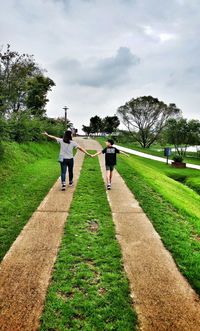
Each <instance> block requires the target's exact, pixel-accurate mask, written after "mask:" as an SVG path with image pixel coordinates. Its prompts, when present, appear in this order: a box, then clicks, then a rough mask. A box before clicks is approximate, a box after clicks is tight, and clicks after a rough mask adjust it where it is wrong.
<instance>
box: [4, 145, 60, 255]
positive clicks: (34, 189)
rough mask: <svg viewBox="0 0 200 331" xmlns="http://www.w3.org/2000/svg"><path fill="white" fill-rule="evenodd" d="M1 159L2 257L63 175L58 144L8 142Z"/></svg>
mask: <svg viewBox="0 0 200 331" xmlns="http://www.w3.org/2000/svg"><path fill="white" fill-rule="evenodd" d="M4 147H5V154H4V158H3V159H2V160H1V161H0V181H1V186H0V201H1V203H0V258H1V259H2V258H3V256H4V255H5V253H6V252H7V250H8V249H9V248H10V246H11V245H12V243H13V241H14V240H15V239H16V237H17V236H18V235H19V233H20V231H21V230H22V228H23V227H24V225H25V224H26V222H27V221H28V220H29V218H30V216H31V215H32V213H33V212H34V211H35V209H36V208H37V206H38V205H39V203H40V202H41V200H42V199H43V198H44V196H45V195H46V194H47V192H48V191H49V189H50V188H51V186H52V185H53V183H54V182H55V180H56V179H57V178H58V176H59V164H58V162H57V154H58V146H57V145H56V144H54V143H27V144H17V143H14V142H12V143H5V144H4Z"/></svg>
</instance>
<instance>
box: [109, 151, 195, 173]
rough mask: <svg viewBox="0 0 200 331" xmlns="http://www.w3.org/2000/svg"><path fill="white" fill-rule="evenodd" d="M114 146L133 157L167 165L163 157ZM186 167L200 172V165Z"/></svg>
mask: <svg viewBox="0 0 200 331" xmlns="http://www.w3.org/2000/svg"><path fill="white" fill-rule="evenodd" d="M114 146H115V147H117V148H119V149H121V151H124V152H126V153H130V154H133V155H137V156H141V157H144V158H146V159H151V160H155V161H159V162H164V163H166V158H163V157H159V156H154V155H150V154H146V153H142V152H138V151H136V150H134V149H131V148H127V147H123V146H119V145H114ZM172 162H173V160H169V164H171V163H172ZM186 166H187V168H192V169H197V170H200V165H197V164H191V163H186Z"/></svg>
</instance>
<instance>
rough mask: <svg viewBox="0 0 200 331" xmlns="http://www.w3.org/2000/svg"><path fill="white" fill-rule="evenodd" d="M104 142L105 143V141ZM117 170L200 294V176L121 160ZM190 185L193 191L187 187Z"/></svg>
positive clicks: (195, 172)
mask: <svg viewBox="0 0 200 331" xmlns="http://www.w3.org/2000/svg"><path fill="white" fill-rule="evenodd" d="M101 142H102V141H101ZM117 170H118V171H119V173H120V174H121V175H122V177H123V178H124V180H125V182H126V183H127V185H128V187H129V188H130V190H131V191H132V192H133V193H134V195H135V196H136V198H137V199H138V201H139V203H140V205H141V206H142V208H143V210H144V211H145V213H146V214H147V215H148V217H149V218H150V220H151V222H152V223H153V225H154V227H155V229H156V230H157V231H158V233H159V234H160V236H161V238H162V241H163V242H164V244H165V246H166V247H167V248H168V250H169V251H170V252H171V253H172V255H173V257H174V259H175V261H176V263H177V265H178V267H179V269H180V271H181V272H182V273H183V274H184V275H185V276H186V277H187V278H188V280H189V282H190V284H191V285H192V286H193V288H194V289H195V290H196V291H197V292H198V293H199V294H200V279H199V275H200V196H199V194H197V192H198V191H199V181H200V172H199V171H198V170H192V169H174V168H172V167H171V166H167V165H166V164H163V163H161V162H157V161H153V160H149V159H144V158H140V157H137V156H130V157H129V158H126V157H125V156H120V157H119V159H118V165H117ZM182 182H184V183H185V184H188V185H189V184H190V185H191V186H192V187H193V189H195V190H196V191H197V192H195V191H194V190H192V189H191V188H189V187H187V186H186V185H184V184H183V183H182Z"/></svg>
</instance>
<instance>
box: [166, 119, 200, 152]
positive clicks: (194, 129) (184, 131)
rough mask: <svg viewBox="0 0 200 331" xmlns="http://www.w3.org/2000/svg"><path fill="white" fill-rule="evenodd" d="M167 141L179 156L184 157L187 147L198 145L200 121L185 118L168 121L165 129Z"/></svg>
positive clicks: (199, 142)
mask: <svg viewBox="0 0 200 331" xmlns="http://www.w3.org/2000/svg"><path fill="white" fill-rule="evenodd" d="M166 136H167V141H168V143H170V144H173V145H174V147H175V150H176V152H177V153H178V154H179V155H185V154H186V150H187V147H188V146H189V145H198V144H200V121H198V120H195V119H192V120H187V119H186V118H179V119H170V120H168V122H167V127H166Z"/></svg>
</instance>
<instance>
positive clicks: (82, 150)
mask: <svg viewBox="0 0 200 331" xmlns="http://www.w3.org/2000/svg"><path fill="white" fill-rule="evenodd" d="M77 148H78V149H79V151H81V152H83V153H85V154H87V155H88V156H92V155H91V154H90V153H88V152H87V151H86V150H85V149H84V148H83V147H81V146H78V147H77Z"/></svg>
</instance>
